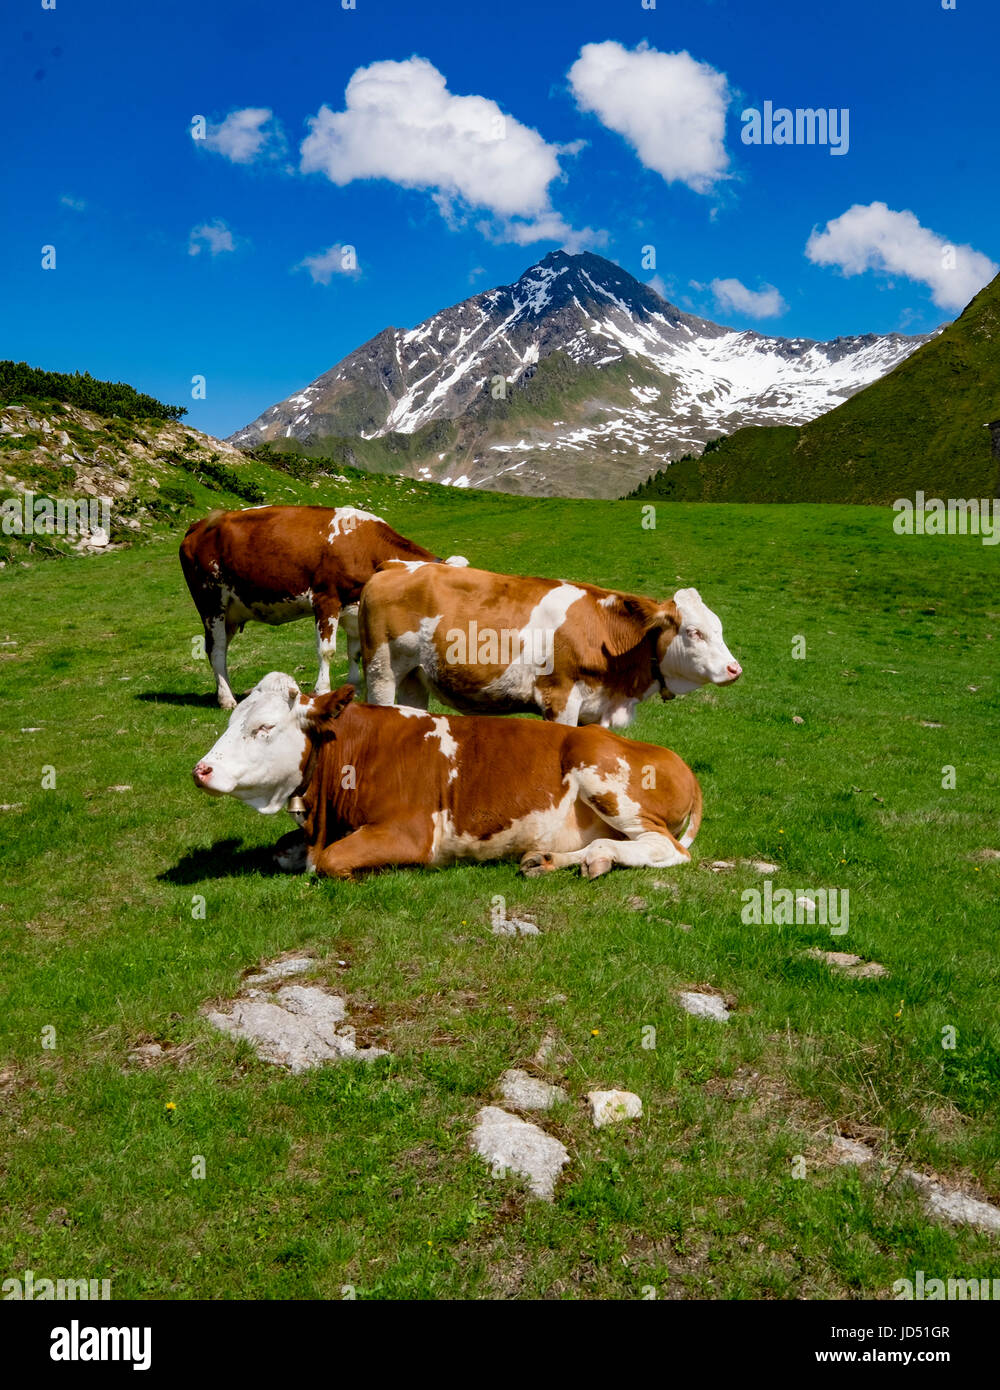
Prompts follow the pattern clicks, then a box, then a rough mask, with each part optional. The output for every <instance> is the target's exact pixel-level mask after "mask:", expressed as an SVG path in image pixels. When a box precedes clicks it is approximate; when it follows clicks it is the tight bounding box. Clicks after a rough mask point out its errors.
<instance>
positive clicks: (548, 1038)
mask: <svg viewBox="0 0 1000 1390" xmlns="http://www.w3.org/2000/svg"><path fill="white" fill-rule="evenodd" d="M555 1049H556V1035H555V1033H546V1034H545V1036H544V1037H543V1038H542V1041H541V1042H540V1043H539V1044H538V1051H537V1052H536V1053H535V1066H536V1067H544V1066H545V1064H546V1063H547V1062H548V1060H549V1058H550V1057H551V1056H552V1054H553V1052H554V1051H555Z"/></svg>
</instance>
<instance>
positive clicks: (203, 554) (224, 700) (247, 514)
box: [181, 507, 465, 709]
mask: <svg viewBox="0 0 1000 1390" xmlns="http://www.w3.org/2000/svg"><path fill="white" fill-rule="evenodd" d="M390 559H399V560H420V561H428V562H436V563H440V557H439V556H437V555H432V554H431V552H430V551H429V550H425V549H424V548H423V546H421V545H417V544H416V543H415V542H414V541H409V540H407V539H406V537H405V536H401V535H400V534H399V532H398V531H394V530H393V529H392V527H391V526H389V525H388V524H387V523H386V522H385V521H383V520H382V518H381V517H378V516H374V515H373V514H372V513H371V512H363V511H359V510H358V509H357V508H356V507H249V508H247V509H246V510H245V511H236V512H214V513H213V514H212V515H211V516H209V517H208V518H206V520H204V521H197V522H195V524H194V525H193V526H192V527H190V529H189V530H188V533H187V535H186V536H185V537H184V540H183V542H182V543H181V567H182V569H183V570H184V578H185V579H186V580H187V584H188V588H189V589H190V590H191V597H192V598H193V599H194V601H195V606H196V607H197V609H198V612H199V614H200V615H201V620H202V623H203V624H204V626H205V651H206V653H207V655H208V659H209V661H210V662H211V664H212V670H213V671H214V672H215V679H216V684H217V689H218V697H219V704H220V705H221V706H222V708H223V709H233V708H234V707H235V705H236V700H235V698H234V697H233V692H232V690H231V689H230V686H229V674H228V671H227V668H226V654H227V652H228V649H229V643H230V641H231V640H232V637H233V634H234V633H236V632H240V631H242V629H243V626H244V624H245V623H248V622H251V621H253V622H259V623H270V624H272V625H276V624H279V623H288V622H292V621H293V620H294V619H295V618H304V617H306V616H307V615H308V614H312V616H313V617H314V619H315V621H316V645H317V649H318V652H319V674H318V675H317V677H316V689H317V691H319V692H321V693H322V692H325V691H328V690H329V689H330V659H331V657H332V656H333V655H334V653H335V652H336V649H337V625H338V622H342V623H343V625H344V629H345V631H346V632H347V653H348V658H349V661H350V673H349V674H350V679H351V680H353V681H357V680H358V679H359V672H358V665H357V659H358V634H357V612H358V610H357V604H358V599H359V597H360V595H361V590H362V588H363V587H364V585H365V584H366V583H367V582H368V580H369V579H370V578H371V577H372V575H373V574H374V572H375V570H376V569H377V568H378V566H379V565H381V564H382V563H383V562H384V561H385V560H390ZM449 563H455V564H465V561H464V560H463V559H462V558H461V557H460V556H452V559H451V561H450V562H449Z"/></svg>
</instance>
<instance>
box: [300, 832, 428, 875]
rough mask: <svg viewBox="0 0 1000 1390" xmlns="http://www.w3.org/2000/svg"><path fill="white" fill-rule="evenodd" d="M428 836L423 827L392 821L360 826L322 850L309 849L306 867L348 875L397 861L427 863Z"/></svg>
mask: <svg viewBox="0 0 1000 1390" xmlns="http://www.w3.org/2000/svg"><path fill="white" fill-rule="evenodd" d="M430 843H431V836H430V832H429V830H428V828H427V827H426V826H423V827H422V826H420V825H417V824H415V823H414V824H408V823H407V822H406V821H393V822H392V824H390V825H363V826H362V827H361V829H360V830H355V831H352V833H351V834H350V835H345V836H344V838H343V839H342V840H336V841H335V842H334V843H333V844H332V845H327V847H326V848H325V849H322V850H318V851H317V850H315V849H313V850H310V851H309V867H310V869H312V871H313V872H314V873H317V874H321V875H323V876H324V877H326V878H350V877H351V875H352V874H353V873H354V872H355V871H356V870H358V869H387V868H390V867H392V866H393V865H396V864H426V863H428V862H429V848H430Z"/></svg>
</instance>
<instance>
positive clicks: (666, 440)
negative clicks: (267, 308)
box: [230, 251, 927, 497]
mask: <svg viewBox="0 0 1000 1390" xmlns="http://www.w3.org/2000/svg"><path fill="white" fill-rule="evenodd" d="M926 341H927V338H926V336H921V337H905V336H903V335H901V334H898V333H890V334H886V335H884V336H878V335H875V334H862V335H858V336H854V337H846V338H837V339H835V340H833V341H832V342H827V343H818V342H814V341H812V340H811V339H806V338H778V337H768V336H767V335H765V334H761V333H756V332H751V331H745V332H738V331H736V330H734V329H730V328H725V327H723V326H721V325H720V324H717V323H712V322H711V321H710V320H708V319H703V318H699V317H698V316H697V315H695V314H689V313H685V312H684V311H683V310H681V309H678V308H677V307H676V306H675V305H673V304H670V303H669V302H668V301H667V300H666V299H664V298H663V297H662V296H661V295H659V294H658V293H657V292H656V291H655V290H654V289H652V288H651V287H650V286H649V285H645V284H643V283H642V282H640V281H639V280H636V279H635V278H634V277H633V276H632V275H629V274H628V272H627V271H625V270H623V269H622V268H621V267H620V266H618V265H615V264H614V263H613V262H612V261H608V260H606V259H605V258H604V257H602V256H595V255H593V254H591V253H589V252H585V253H582V254H579V255H569V254H568V253H566V252H564V251H555V252H552V253H551V254H550V255H547V256H546V257H544V259H543V260H542V261H540V262H539V263H538V264H537V265H534V266H531V267H529V268H528V269H527V270H526V271H525V272H524V274H523V275H521V276H520V278H519V279H518V280H517V281H515V282H514V283H513V284H510V285H501V286H498V287H496V288H494V289H491V290H487V291H485V292H483V293H481V294H477V295H474V296H473V297H472V298H470V299H467V300H464V301H463V302H462V303H460V304H455V305H452V306H451V307H450V308H447V309H442V310H440V311H439V312H438V313H436V314H434V315H432V316H431V317H430V318H429V319H426V320H425V321H424V322H423V323H421V324H418V325H417V327H415V328H412V329H409V330H405V331H404V330H402V329H398V328H385V329H383V330H382V331H381V332H380V333H378V334H377V335H376V336H375V337H374V338H372V339H370V340H369V341H368V342H367V343H364V344H363V345H362V346H361V347H359V348H358V349H356V350H355V351H354V352H352V353H350V354H349V355H348V356H347V357H345V358H343V359H342V361H340V362H338V363H337V364H336V365H335V366H334V367H332V368H330V370H329V371H327V372H325V373H323V375H322V376H320V377H317V378H316V380H315V381H313V382H312V383H311V384H310V385H308V386H305V387H303V388H302V389H301V390H299V391H297V392H296V393H295V394H294V395H292V396H289V397H288V398H287V399H286V400H284V401H279V402H278V403H277V404H276V405H273V406H271V407H270V408H269V409H268V410H266V411H264V413H263V414H262V415H260V416H259V417H258V418H257V419H256V420H255V421H253V422H252V423H251V424H249V425H247V426H246V427H245V428H243V429H241V430H238V431H237V432H236V433H235V434H234V435H232V436H231V437H230V442H231V443H233V444H236V445H238V446H239V447H240V448H248V447H250V448H259V447H261V446H262V445H267V444H271V445H273V446H275V447H279V448H281V449H291V450H298V451H300V452H303V453H306V454H309V453H320V454H327V455H329V454H333V455H334V456H342V457H344V458H345V459H346V460H347V461H349V462H358V463H360V464H362V466H364V467H367V468H371V469H374V470H376V471H380V472H398V473H403V474H406V475H407V476H410V477H415V478H424V479H433V480H435V481H439V482H442V483H447V484H450V485H451V486H454V487H469V488H483V489H495V490H499V491H505V492H515V493H527V494H531V495H535V496H554V495H562V496H567V495H573V496H580V497H615V496H619V495H620V494H621V493H622V492H623V491H624V490H625V489H626V488H627V487H628V486H630V485H634V484H635V483H638V482H640V481H642V480H644V479H645V478H647V477H648V476H649V473H650V470H651V468H655V467H656V466H657V465H659V464H663V463H669V462H670V461H671V460H672V459H677V458H680V457H681V456H682V455H684V454H686V453H689V452H691V451H692V450H693V449H696V448H700V447H701V446H702V445H704V444H705V443H706V442H708V441H709V440H711V439H713V438H717V437H718V436H719V435H720V434H728V433H730V432H731V431H733V430H735V429H739V428H740V427H742V426H745V425H749V424H759V425H768V424H793V425H797V424H802V423H803V422H804V421H806V420H811V419H813V418H814V417H815V416H817V415H820V414H822V412H823V411H825V410H829V409H830V408H831V406H834V405H837V404H839V403H840V402H841V401H843V400H844V399H846V398H847V397H849V396H851V395H852V394H853V393H854V392H856V391H858V390H860V389H861V388H862V387H863V386H865V385H867V384H868V383H869V382H872V381H875V380H877V379H878V378H879V377H880V376H882V375H884V373H885V372H887V371H889V370H890V369H891V368H892V367H894V366H895V365H896V364H897V363H898V362H900V361H901V360H903V359H904V358H905V357H907V356H908V355H909V354H910V353H912V352H914V351H915V350H916V348H918V347H919V346H920V344H921V343H924V342H926Z"/></svg>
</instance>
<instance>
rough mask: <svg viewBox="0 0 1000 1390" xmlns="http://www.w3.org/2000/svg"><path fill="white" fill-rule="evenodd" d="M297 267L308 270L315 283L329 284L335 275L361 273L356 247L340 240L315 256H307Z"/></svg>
mask: <svg viewBox="0 0 1000 1390" xmlns="http://www.w3.org/2000/svg"><path fill="white" fill-rule="evenodd" d="M295 269H296V270H308V272H309V274H310V275H311V276H312V280H313V284H314V285H328V284H329V283H330V281H331V280H332V279H333V277H334V276H335V275H353V276H357V275H360V274H361V272H360V270H359V269H358V258H357V253H356V252H355V250H354V247H353V246H344V245H342V244H341V243H340V242H339V241H335V242H334V244H333V245H332V246H328V247H327V248H326V250H325V251H320V252H319V253H318V254H317V255H315V256H306V257H305V258H304V259H303V260H301V261H300V262H299V264H298V265H297V266H296V267H295Z"/></svg>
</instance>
